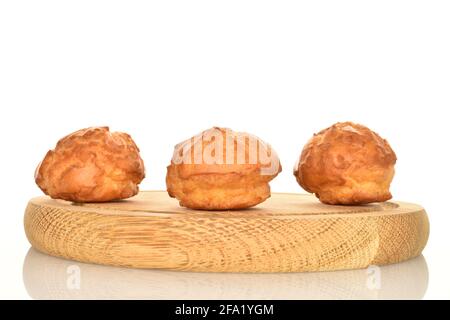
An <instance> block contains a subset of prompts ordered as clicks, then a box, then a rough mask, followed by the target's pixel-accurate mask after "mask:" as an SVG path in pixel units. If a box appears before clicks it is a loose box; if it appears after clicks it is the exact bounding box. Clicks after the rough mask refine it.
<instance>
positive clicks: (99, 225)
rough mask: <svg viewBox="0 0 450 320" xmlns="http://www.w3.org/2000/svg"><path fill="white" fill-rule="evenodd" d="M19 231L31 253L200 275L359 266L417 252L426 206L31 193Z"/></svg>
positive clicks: (423, 239) (300, 198)
mask: <svg viewBox="0 0 450 320" xmlns="http://www.w3.org/2000/svg"><path fill="white" fill-rule="evenodd" d="M25 231H26V234H27V237H28V239H29V241H30V243H31V244H32V245H33V247H35V248H36V249H38V250H40V251H42V252H44V253H47V254H50V255H53V256H59V257H63V258H67V259H72V260H77V261H81V262H89V263H98V264H106V265H114V266H124V267H134V268H156V269H172V270H189V271H201V272H306V271H331V270H341V269H357V268H366V267H368V266H370V265H384V264H390V263H396V262H400V261H404V260H407V259H410V258H413V257H416V256H418V255H419V254H420V253H421V252H422V250H423V248H424V247H425V245H426V243H427V240H428V235H429V223H428V217H427V214H426V212H425V210H424V209H423V208H422V207H420V206H418V205H415V204H409V203H403V202H386V203H380V204H371V205H365V206H330V205H324V204H321V203H320V202H319V201H317V199H316V198H315V197H313V196H310V195H301V194H280V193H279V194H277V193H275V194H272V197H271V198H270V199H268V200H267V201H265V202H264V203H262V204H260V205H259V206H256V207H254V208H252V209H247V210H239V211H198V210H190V209H185V208H182V207H180V206H179V205H178V202H177V200H175V199H172V198H170V197H169V196H168V195H167V193H166V192H163V191H148V192H141V193H140V194H139V195H138V196H136V197H134V198H131V199H129V200H124V201H119V202H111V203H100V204H74V203H71V202H67V201H62V200H53V199H50V198H48V197H39V198H34V199H32V200H31V201H30V202H29V204H28V207H27V209H26V212H25Z"/></svg>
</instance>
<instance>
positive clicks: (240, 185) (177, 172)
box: [166, 127, 281, 210]
mask: <svg viewBox="0 0 450 320" xmlns="http://www.w3.org/2000/svg"><path fill="white" fill-rule="evenodd" d="M280 171H281V165H280V161H279V159H278V156H277V154H276V152H275V151H274V150H273V149H272V148H271V147H270V145H268V144H267V143H265V142H264V141H262V140H261V139H259V138H257V137H255V136H253V135H250V134H248V133H243V132H234V131H232V130H230V129H227V128H219V127H213V128H211V129H209V130H206V131H203V132H201V133H200V134H198V135H196V136H194V137H192V138H190V139H187V140H186V141H183V142H182V143H179V144H178V145H176V146H175V150H174V154H173V157H172V160H171V164H170V165H169V166H168V167H167V176H166V185H167V191H168V193H169V195H170V196H171V197H174V198H177V199H178V200H179V203H180V205H181V206H184V207H188V208H193V209H204V210H229V209H243V208H249V207H252V206H255V205H257V204H259V203H261V202H263V201H264V200H266V199H267V198H269V197H270V187H269V181H271V180H272V179H273V178H275V177H276V176H277V175H278V173H279V172H280Z"/></svg>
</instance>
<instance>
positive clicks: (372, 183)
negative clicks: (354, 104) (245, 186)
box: [294, 122, 397, 205]
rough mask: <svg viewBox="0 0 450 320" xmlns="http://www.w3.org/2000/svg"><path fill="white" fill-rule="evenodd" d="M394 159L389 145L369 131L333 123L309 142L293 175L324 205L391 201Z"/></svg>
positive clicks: (349, 124)
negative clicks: (390, 189)
mask: <svg viewBox="0 0 450 320" xmlns="http://www.w3.org/2000/svg"><path fill="white" fill-rule="evenodd" d="M396 160H397V157H396V155H395V153H394V151H393V150H392V148H391V146H390V145H389V143H388V142H387V141H386V140H384V139H383V138H381V137H380V136H379V135H378V134H377V133H375V132H373V131H372V130H370V129H369V128H367V127H365V126H362V125H359V124H355V123H352V122H343V123H336V124H334V125H333V126H331V127H329V128H327V129H325V130H323V131H321V132H319V133H317V134H315V135H314V136H313V137H312V138H311V140H309V142H308V143H307V144H306V146H305V147H304V149H303V151H302V154H301V156H300V159H299V161H298V163H297V164H296V165H295V168H294V175H295V177H296V179H297V181H298V183H299V184H300V185H301V186H302V187H303V188H304V189H305V190H306V191H308V192H311V193H314V194H315V195H316V196H317V198H319V200H320V201H321V202H323V203H326V204H338V205H339V204H340V205H357V204H367V203H371V202H383V201H387V200H389V199H391V198H392V195H391V193H390V191H389V188H390V184H391V182H392V179H393V177H394V172H395V171H394V165H395V163H396Z"/></svg>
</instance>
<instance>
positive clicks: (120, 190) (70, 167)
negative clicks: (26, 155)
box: [35, 127, 145, 202]
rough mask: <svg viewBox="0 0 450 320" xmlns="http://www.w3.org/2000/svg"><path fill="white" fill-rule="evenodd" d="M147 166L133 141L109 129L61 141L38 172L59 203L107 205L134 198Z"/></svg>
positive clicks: (88, 131)
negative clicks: (65, 201)
mask: <svg viewBox="0 0 450 320" xmlns="http://www.w3.org/2000/svg"><path fill="white" fill-rule="evenodd" d="M144 176H145V173H144V163H143V162H142V159H141V157H140V156H139V149H138V147H137V146H136V144H135V143H134V141H133V140H132V139H131V137H130V136H129V135H128V134H126V133H122V132H110V131H109V128H108V127H94V128H87V129H82V130H79V131H76V132H74V133H72V134H70V135H68V136H66V137H64V138H63V139H61V140H60V141H59V142H58V144H57V145H56V148H55V149H54V150H50V151H49V152H48V153H47V155H46V156H45V158H44V160H43V161H42V162H41V164H40V165H39V166H38V168H37V169H36V175H35V179H36V183H37V184H38V186H39V187H40V188H41V189H42V191H44V193H45V194H47V195H49V196H51V197H52V198H55V199H63V200H69V201H74V202H104V201H112V200H119V199H125V198H129V197H132V196H134V195H136V194H137V193H138V191H139V188H138V184H139V183H140V182H141V181H142V179H144Z"/></svg>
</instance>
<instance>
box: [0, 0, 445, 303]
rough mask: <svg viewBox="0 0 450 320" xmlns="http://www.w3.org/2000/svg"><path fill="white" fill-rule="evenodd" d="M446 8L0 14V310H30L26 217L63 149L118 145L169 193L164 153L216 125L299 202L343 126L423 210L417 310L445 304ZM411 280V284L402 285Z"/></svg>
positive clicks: (328, 6)
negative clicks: (267, 151)
mask: <svg viewBox="0 0 450 320" xmlns="http://www.w3.org/2000/svg"><path fill="white" fill-rule="evenodd" d="M449 17H450V2H449V1H412V0H408V1H395V0H389V1H382V0H380V1H360V0H359V1H304V2H302V1H261V0H259V1H244V0H239V1H232V0H228V1H111V0H109V1H92V0H89V1H81V0H80V1H19V0H17V1H0V110H1V111H0V112H1V113H0V122H1V123H0V125H1V126H0V130H1V139H2V140H1V141H2V145H1V158H0V161H1V163H0V174H1V175H0V179H1V183H0V194H1V196H2V202H1V204H2V205H1V212H0V214H1V220H0V252H1V256H0V261H1V264H0V298H28V297H29V296H28V294H27V292H26V290H25V288H24V285H23V281H22V265H23V262H24V258H25V255H26V253H27V251H28V249H29V244H28V242H27V240H26V238H25V235H24V232H23V227H22V218H23V212H24V209H25V206H26V204H27V201H28V200H29V198H31V197H33V196H37V195H40V194H41V192H40V190H39V189H38V188H37V187H36V186H35V184H34V180H33V173H34V169H35V167H36V165H37V164H38V162H39V161H40V160H41V159H42V158H43V156H44V155H45V153H46V151H47V150H48V149H50V148H53V146H54V144H55V143H56V141H57V140H58V139H59V138H61V137H62V136H64V135H66V134H68V133H70V132H72V131H74V130H77V129H80V128H83V127H88V126H96V125H109V126H110V127H111V129H112V130H118V131H126V132H128V133H130V134H131V135H132V137H133V138H134V139H135V141H136V142H137V144H138V145H139V147H140V148H141V152H142V157H143V158H144V160H145V163H146V168H147V178H146V179H145V181H144V182H143V184H142V189H164V188H165V183H164V178H165V170H166V165H167V164H168V162H169V160H170V157H171V155H172V150H173V146H174V145H175V144H176V143H177V142H180V141H181V140H183V139H185V138H188V137H190V136H192V135H194V134H196V133H198V132H199V131H202V130H204V129H207V128H209V127H211V126H213V125H218V126H225V127H230V128H232V129H234V130H239V131H247V132H250V133H253V134H255V135H257V136H259V137H261V138H262V139H264V140H266V141H268V142H269V143H270V144H271V145H272V146H273V147H274V148H275V149H276V150H277V152H278V154H279V156H280V158H281V161H282V165H283V169H284V170H283V172H282V173H281V174H280V175H279V176H278V177H277V178H276V179H275V180H274V181H273V182H272V190H273V191H275V192H280V191H290V192H303V191H302V190H301V188H300V187H299V186H298V185H297V183H296V181H295V179H294V177H293V176H292V167H293V165H294V162H295V160H296V159H297V157H298V156H299V154H300V151H301V149H302V147H303V145H304V143H305V142H306V141H307V140H308V138H309V137H310V136H311V135H312V134H313V133H314V132H316V131H318V130H320V129H323V128H325V127H327V126H329V125H331V124H333V123H334V122H337V121H345V120H352V121H355V122H359V123H362V124H365V125H367V126H369V127H370V128H372V129H373V130H375V131H377V132H378V133H379V134H381V135H382V136H383V137H385V138H387V139H388V140H389V141H390V143H391V145H392V147H393V148H394V150H395V151H396V153H397V156H398V159H399V160H398V163H397V167H396V169H397V174H396V176H395V179H394V182H393V185H392V192H393V195H394V198H395V199H397V200H404V201H410V202H416V203H419V204H421V205H423V206H424V207H425V208H426V209H427V211H428V213H429V217H430V221H431V236H430V241H429V243H428V246H427V248H426V250H425V251H424V257H425V259H426V262H427V264H428V269H429V285H428V290H427V292H426V294H425V298H450V275H449V274H448V272H449V271H448V270H450V248H449V241H450V232H449V230H448V229H449V226H450V208H449V206H448V204H447V201H448V199H449V198H450V193H449V186H448V181H450V174H449V166H450V152H449V150H448V149H449V141H448V138H449V117H448V110H449V108H450V19H449ZM412 281H413V279H412Z"/></svg>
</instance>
